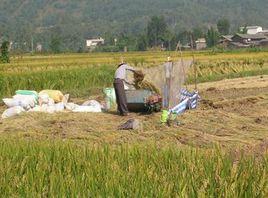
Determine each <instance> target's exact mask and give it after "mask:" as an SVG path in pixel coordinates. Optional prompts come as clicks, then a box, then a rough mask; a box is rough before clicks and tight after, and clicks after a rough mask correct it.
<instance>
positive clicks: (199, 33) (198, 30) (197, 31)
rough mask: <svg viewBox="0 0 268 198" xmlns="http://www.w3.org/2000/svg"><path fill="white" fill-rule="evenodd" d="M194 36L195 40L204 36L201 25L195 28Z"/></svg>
mask: <svg viewBox="0 0 268 198" xmlns="http://www.w3.org/2000/svg"><path fill="white" fill-rule="evenodd" d="M192 36H193V39H194V41H195V40H197V39H199V38H204V33H203V30H202V29H201V28H199V27H196V28H194V29H193V32H192Z"/></svg>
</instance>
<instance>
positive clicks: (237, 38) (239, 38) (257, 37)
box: [232, 34, 267, 44]
mask: <svg viewBox="0 0 268 198" xmlns="http://www.w3.org/2000/svg"><path fill="white" fill-rule="evenodd" d="M263 39H267V37H266V36H264V35H262V34H236V35H234V36H233V37H232V41H233V42H239V43H242V44H254V43H255V42H259V41H261V40H263Z"/></svg>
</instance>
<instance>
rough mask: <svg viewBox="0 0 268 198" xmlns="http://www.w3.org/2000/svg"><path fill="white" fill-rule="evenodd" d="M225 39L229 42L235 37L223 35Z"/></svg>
mask: <svg viewBox="0 0 268 198" xmlns="http://www.w3.org/2000/svg"><path fill="white" fill-rule="evenodd" d="M221 37H222V38H223V39H226V40H228V41H232V38H233V37H234V35H222V36H221Z"/></svg>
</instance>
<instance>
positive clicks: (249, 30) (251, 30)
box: [240, 26, 263, 34]
mask: <svg viewBox="0 0 268 198" xmlns="http://www.w3.org/2000/svg"><path fill="white" fill-rule="evenodd" d="M244 29H246V34H258V33H260V32H262V31H263V29H262V27H261V26H247V27H240V31H241V32H242V31H244Z"/></svg>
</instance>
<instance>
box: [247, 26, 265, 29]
mask: <svg viewBox="0 0 268 198" xmlns="http://www.w3.org/2000/svg"><path fill="white" fill-rule="evenodd" d="M246 28H247V29H257V28H262V27H261V26H257V25H255V26H247V27H246Z"/></svg>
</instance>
